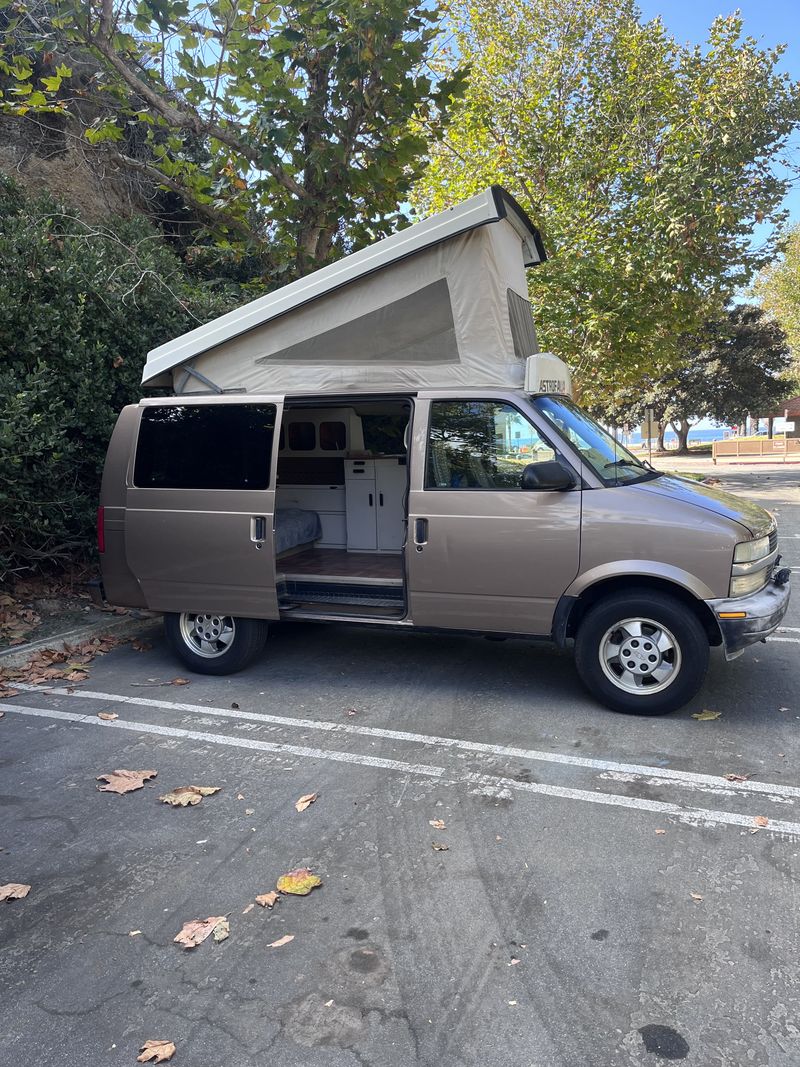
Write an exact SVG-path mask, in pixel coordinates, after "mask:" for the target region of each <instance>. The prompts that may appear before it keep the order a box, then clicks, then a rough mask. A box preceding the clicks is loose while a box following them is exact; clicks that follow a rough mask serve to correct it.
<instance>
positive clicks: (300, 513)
mask: <svg viewBox="0 0 800 1067" xmlns="http://www.w3.org/2000/svg"><path fill="white" fill-rule="evenodd" d="M320 537H322V523H321V522H320V519H319V515H318V514H317V513H316V511H305V510H304V509H303V508H278V510H277V511H276V512H275V554H276V555H278V556H279V555H280V554H281V552H288V551H289V549H290V548H296V547H297V546H298V545H307V544H308V543H309V542H310V541H317V540H318V539H319V538H320Z"/></svg>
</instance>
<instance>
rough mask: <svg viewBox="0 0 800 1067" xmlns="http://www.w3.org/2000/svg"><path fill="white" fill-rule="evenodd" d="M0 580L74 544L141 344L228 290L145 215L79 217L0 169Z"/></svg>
mask: <svg viewBox="0 0 800 1067" xmlns="http://www.w3.org/2000/svg"><path fill="white" fill-rule="evenodd" d="M0 262H2V264H3V270H2V273H1V274H0V353H2V363H0V580H2V579H3V578H4V576H7V575H9V574H11V573H15V572H19V571H22V570H28V571H30V570H33V569H37V568H39V567H42V566H45V565H47V564H48V563H51V562H52V561H60V562H64V561H66V560H69V559H74V558H76V557H80V556H81V555H85V554H86V552H87V550H88V548H89V546H90V545H91V544H92V543H93V527H94V515H95V508H96V506H97V497H98V493H99V488H100V475H101V472H102V468H103V460H104V458H105V452H106V447H107V445H108V439H109V437H110V435H111V431H112V429H113V427H114V422H115V420H116V418H117V414H118V413H119V410H120V408H121V407H122V406H123V405H124V404H129V403H135V402H136V401H138V399H139V397H140V396H141V391H142V390H141V385H140V382H141V374H142V364H143V360H144V354H145V352H146V351H147V350H148V348H152V347H154V346H156V345H158V344H161V343H163V342H164V341H166V340H168V339H169V338H170V337H174V336H175V335H176V334H180V333H183V332H185V331H186V330H187V329H191V328H192V327H193V326H196V325H198V324H200V323H202V322H205V321H207V320H208V319H209V318H213V317H214V316H215V315H219V314H222V313H223V312H225V311H228V310H230V309H231V307H233V306H235V304H236V303H238V302H239V298H238V294H237V293H236V292H235V291H232V292H226V291H219V290H216V289H214V288H213V287H211V286H209V285H208V284H205V283H203V284H198V283H197V282H196V281H195V280H194V279H193V278H192V277H191V276H190V275H189V274H188V272H187V270H186V268H185V266H184V265H183V263H182V262H181V261H180V260H179V259H178V258H177V257H176V256H175V255H174V254H173V253H172V252H171V251H170V250H169V249H168V248H167V247H166V245H165V242H164V240H163V238H162V237H161V236H160V235H159V234H158V233H157V231H155V230H154V229H153V228H152V227H151V226H149V225H148V224H147V223H146V222H145V221H144V220H143V219H123V218H117V219H111V220H109V222H108V223H107V224H106V225H104V226H99V225H88V224H86V223H84V222H83V221H82V220H81V218H80V216H78V215H77V214H76V213H75V212H74V211H71V210H69V209H67V208H65V207H63V206H62V205H59V204H57V203H56V202H55V201H53V200H51V199H50V198H49V197H43V198H38V199H30V198H29V197H27V196H25V195H24V194H23V192H22V190H21V189H20V187H19V186H18V185H16V184H15V183H13V182H10V181H8V180H0Z"/></svg>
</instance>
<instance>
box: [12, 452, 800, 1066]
mask: <svg viewBox="0 0 800 1067" xmlns="http://www.w3.org/2000/svg"><path fill="white" fill-rule="evenodd" d="M722 477H723V478H724V479H725V481H726V485H725V487H726V488H732V489H733V490H734V491H737V492H744V493H745V494H746V495H749V496H751V497H753V498H754V499H757V500H758V501H759V502H761V503H763V504H764V505H765V506H767V507H769V508H770V509H771V510H773V511H776V512H777V513H778V520H779V523H780V533H781V544H782V549H783V552H784V564H786V565H789V566H791V567H792V568H793V570H794V576H793V577H794V581H795V584H798V583H799V582H800V473H799V472H798V470H797V468H795V469H794V470H791V471H788V472H787V473H785V474H783V473H780V474H769V475H767V474H764V473H762V472H758V473H753V474H747V473H746V474H741V473H739V474H733V475H726V474H724V473H723V474H722ZM176 676H183V677H188V678H189V684H188V685H184V686H174V685H169V684H159V683H168V682H169V681H170V680H172V679H174V678H175V677H176ZM0 708H2V710H4V711H5V716H4V718H3V719H2V721H0V766H1V767H2V778H1V779H0V793H2V796H0V802H2V824H1V826H0V846H1V847H2V850H3V851H2V852H0V884H3V883H5V882H20V883H29V884H30V885H31V886H32V889H31V892H30V893H29V895H28V896H27V897H26V898H25V899H23V900H15V901H8V902H6V903H3V904H0V936H2V942H1V943H0V991H2V995H1V996H0V1062H2V1063H3V1064H5V1063H8V1064H12V1063H28V1064H32V1065H34V1067H56V1065H58V1067H73V1065H77V1064H84V1063H86V1062H91V1063H93V1064H98V1065H105V1064H109V1065H112V1064H134V1063H135V1062H136V1056H137V1054H138V1050H139V1048H140V1047H141V1046H142V1045H143V1044H144V1042H145V1041H146V1040H148V1039H164V1040H169V1041H172V1042H174V1043H175V1045H176V1047H177V1051H176V1053H175V1056H174V1058H173V1060H172V1062H173V1063H174V1064H176V1065H179V1067H248V1065H259V1067H260V1065H266V1064H269V1063H279V1064H281V1065H282V1067H294V1065H298V1067H300V1065H303V1067H308V1065H309V1064H311V1065H314V1067H317V1065H319V1067H351V1065H352V1067H385V1065H392V1067H396V1065H415V1064H420V1065H433V1064H436V1065H437V1067H456V1065H476V1067H477V1065H481V1067H483V1065H487V1064H489V1065H492V1067H505V1065H509V1067H510V1065H514V1067H526V1065H529V1067H562V1065H563V1067H650V1065H652V1067H657V1065H658V1064H662V1063H667V1062H671V1061H676V1060H681V1061H682V1062H684V1063H686V1064H692V1065H698V1067H743V1065H747V1067H767V1065H769V1067H797V1064H798V1063H800V1015H799V1014H798V1003H800V1000H799V999H798V998H799V997H800V962H799V961H800V951H798V950H799V949H800V938H799V937H798V933H799V931H800V918H798V915H799V914H800V912H799V911H798V907H797V901H798V855H799V854H800V766H799V765H798V754H800V745H799V744H798V724H800V596H798V595H797V593H796V594H795V597H794V601H793V603H792V605H791V606H790V610H789V614H788V615H787V617H786V619H785V621H784V627H783V628H782V631H781V632H780V633H779V634H778V635H777V637H776V638H775V639H772V640H770V642H769V643H768V644H767V645H759V646H756V647H755V649H753V650H751V651H749V652H747V653H745V655H744V656H742V657H740V658H739V659H738V660H736V661H735V662H733V663H730V664H725V663H724V661H723V660H722V659H721V657H720V656H719V655H718V654H715V655H714V656H713V658H712V666H711V669H710V671H709V675H708V679H707V681H706V684H705V686H704V688H703V690H702V691H701V693H700V695H699V696H698V698H697V699H696V700H695V701H694V702H693V703H692V705H691V706H689V707H687V708H685V709H683V710H682V711H680V712H678V713H676V714H674V715H672V716H668V717H665V718H657V719H636V718H630V717H625V716H620V715H615V714H613V713H611V712H608V711H605V710H603V709H602V708H600V707H598V706H597V705H595V704H593V703H592V701H591V699H590V698H589V697H588V696H587V695H586V693H585V692H584V691H583V690H582V688H581V687H580V685H579V683H578V681H577V678H576V676H575V674H574V671H573V667H572V662H571V656H570V654H569V653H556V652H553V651H551V650H549V649H547V648H545V647H537V646H531V645H530V644H529V643H526V642H522V641H505V642H496V641H487V640H484V639H481V638H477V637H461V636H458V637H442V636H438V637H437V636H430V635H425V634H394V633H388V632H379V631H365V630H359V629H357V628H353V627H345V626H330V627H326V626H321V625H311V624H303V623H294V624H288V623H287V624H281V625H280V626H277V627H276V628H275V629H274V631H273V633H272V635H271V637H270V640H269V642H268V647H267V651H266V653H265V655H264V657H263V659H262V660H261V661H260V662H259V663H258V664H257V665H256V666H254V667H252V668H250V669H248V670H246V671H245V672H243V673H242V674H239V675H236V676H234V677H232V678H227V679H210V678H203V677H201V676H197V675H191V676H187V675H186V672H185V671H183V670H182V669H181V668H179V667H178V666H177V665H176V663H175V662H174V661H173V660H172V659H171V658H170V656H169V653H168V651H167V649H166V647H165V645H164V643H163V641H162V640H161V638H160V637H156V638H154V639H153V647H152V649H151V650H149V651H146V652H137V651H135V650H134V649H133V648H132V647H131V646H130V645H124V646H121V647H119V648H117V649H115V650H114V651H113V652H111V653H109V654H108V655H106V656H103V657H98V658H97V659H96V660H95V661H94V663H93V664H92V666H91V669H90V678H89V680H87V681H85V682H82V683H78V684H75V685H69V686H67V685H65V684H64V683H56V684H51V685H50V686H49V687H42V686H37V687H34V688H33V689H25V690H24V691H23V692H21V693H20V695H19V696H18V697H16V698H13V699H10V700H7V701H5V702H3V703H2V704H0ZM703 709H709V710H712V711H717V712H720V713H721V715H720V716H719V718H716V719H711V720H706V721H701V720H697V719H695V718H693V717H692V715H693V714H694V713H697V712H700V711H702V710H703ZM101 711H102V712H108V713H114V714H116V715H117V716H118V718H116V719H114V720H101V719H98V717H97V713H98V712H101ZM116 768H129V769H145V768H147V769H153V770H156V771H157V772H158V773H157V777H156V778H155V779H153V780H151V781H150V782H148V783H147V784H146V785H145V786H144V788H142V789H140V790H138V791H136V792H132V793H129V794H127V795H124V796H117V795H113V794H108V793H101V792H98V791H97V789H96V784H97V783H96V781H95V779H96V777H97V776H98V775H101V774H104V773H106V772H109V771H112V770H114V769H116ZM726 774H735V775H740V776H747V775H750V776H752V777H750V778H747V779H746V780H744V781H728V780H726V779H725V778H724V775H726ZM189 784H196V785H207V786H214V787H220V790H221V791H220V792H219V793H218V794H216V795H214V796H209V797H206V798H205V799H204V800H203V801H202V803H200V804H199V805H197V806H195V807H187V808H171V807H169V806H167V805H166V804H162V803H159V802H158V799H157V798H158V796H159V795H161V794H162V793H164V792H166V791H167V790H168V789H170V788H172V787H175V786H183V785H189ZM312 792H316V793H318V794H319V797H318V799H317V800H316V802H315V803H313V804H312V805H311V806H310V807H308V808H307V810H305V811H303V812H302V813H298V812H297V811H296V810H295V802H296V801H297V799H298V798H299V797H300V796H301V795H302V794H308V793H312ZM757 818H758V819H759V821H761V822H763V820H764V819H766V820H767V825H766V826H759V825H758V823H757V822H756V819H757ZM432 822H441V823H443V824H444V825H443V826H438V825H437V826H432V825H431V823H432ZM434 846H446V848H445V849H442V848H434ZM297 867H310V868H311V869H312V870H313V871H314V872H315V873H316V874H318V875H319V877H320V878H321V879H322V885H321V887H319V888H317V889H314V890H313V891H312V892H311V894H310V895H308V896H306V897H302V898H301V897H285V898H284V899H282V900H281V902H280V903H279V904H277V905H275V906H274V907H273V908H272V909H268V908H262V907H259V906H256V907H253V908H250V907H249V905H250V904H251V903H252V902H254V900H255V896H256V895H257V894H263V893H266V892H268V891H269V890H272V889H274V888H275V882H276V879H277V878H278V877H279V876H280V875H282V874H284V873H285V872H287V871H290V870H292V869H293V868H297ZM212 915H213V916H222V915H226V916H227V917H228V920H229V923H230V936H229V937H228V938H227V939H226V940H224V941H221V942H219V943H216V942H214V941H213V939H212V938H209V939H208V940H207V941H205V942H204V943H203V944H201V945H199V946H198V947H196V948H194V949H191V950H185V949H183V948H182V947H180V946H179V945H177V944H175V943H173V938H174V937H175V935H176V934H177V933H178V931H179V930H180V929H181V927H182V925H183V924H184V923H185V922H187V921H189V920H192V919H198V918H205V917H207V916H212ZM134 931H136V932H135V933H132V932H134ZM288 935H291V936H292V937H293V940H291V941H289V942H286V943H284V944H283V945H281V946H279V947H269V946H271V945H272V943H273V942H275V941H278V940H280V939H282V938H283V937H284V936H288Z"/></svg>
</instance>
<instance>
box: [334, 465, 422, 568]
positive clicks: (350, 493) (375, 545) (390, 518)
mask: <svg viewBox="0 0 800 1067" xmlns="http://www.w3.org/2000/svg"><path fill="white" fill-rule="evenodd" d="M407 471H408V468H407V466H406V458H405V456H385V457H382V458H380V459H348V460H345V468H344V476H345V493H346V499H347V548H348V551H350V552H399V551H400V549H401V548H402V547H403V539H404V535H405V528H404V519H405V493H406V481H407Z"/></svg>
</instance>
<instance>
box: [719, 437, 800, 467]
mask: <svg viewBox="0 0 800 1067" xmlns="http://www.w3.org/2000/svg"><path fill="white" fill-rule="evenodd" d="M711 455H712V458H713V460H714V462H715V463H716V462H717V460H718V459H736V458H737V457H738V456H769V457H774V458H775V459H782V460H783V461H784V462H785V461H786V460H787V459H788V458H790V457H791V458H793V459H794V458H797V459H800V437H773V438H772V440H770V439H769V438H768V437H756V438H755V439H753V438H751V439H749V440H748V439H747V438H739V437H729V438H727V439H726V440H725V441H713V442H712V444H711Z"/></svg>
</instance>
